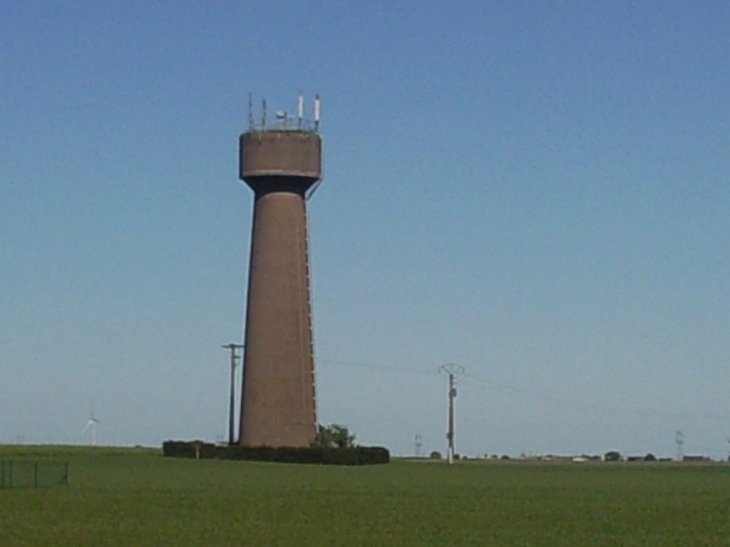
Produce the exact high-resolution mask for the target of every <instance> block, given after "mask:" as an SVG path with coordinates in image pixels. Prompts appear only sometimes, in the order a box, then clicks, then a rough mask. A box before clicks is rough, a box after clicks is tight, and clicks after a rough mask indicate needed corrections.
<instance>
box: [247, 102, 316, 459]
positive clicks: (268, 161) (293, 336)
mask: <svg viewBox="0 0 730 547" xmlns="http://www.w3.org/2000/svg"><path fill="white" fill-rule="evenodd" d="M300 105H301V98H300ZM315 112H316V116H315V123H314V126H313V128H306V127H304V126H303V124H302V117H301V106H300V116H299V123H298V124H296V125H295V127H293V128H289V127H287V126H286V125H287V124H286V123H280V124H277V125H276V126H274V127H271V128H267V127H266V126H265V121H264V123H262V127H259V128H252V127H250V128H249V130H248V131H247V132H245V133H243V134H242V135H241V137H240V147H239V154H240V163H239V175H240V178H241V179H242V180H244V181H245V182H246V184H248V186H249V187H250V188H251V189H252V190H253V192H254V207H253V227H252V233H251V254H250V261H249V278H248V296H247V303H246V326H245V351H244V367H243V386H242V390H241V417H240V423H239V442H240V444H242V445H244V446H309V445H311V444H312V442H313V441H314V438H315V433H316V424H317V416H316V403H315V379H314V356H313V345H312V318H311V304H310V284H309V252H308V235H307V192H308V191H309V190H310V189H311V188H312V186H313V185H314V184H316V183H317V182H318V181H319V180H320V178H321V174H322V140H321V138H320V136H319V134H318V131H317V129H318V125H319V123H318V122H319V103H318V100H317V102H316V108H315Z"/></svg>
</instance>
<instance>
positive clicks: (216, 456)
mask: <svg viewBox="0 0 730 547" xmlns="http://www.w3.org/2000/svg"><path fill="white" fill-rule="evenodd" d="M162 453H163V454H164V455H165V456H167V457H172V458H201V459H213V460H251V461H260V462H279V463H313V464H325V465H372V464H379V463H388V462H389V461H390V452H389V451H388V449H387V448H383V447H382V446H356V447H354V448H324V447H310V448H301V447H293V446H280V447H271V446H239V445H223V446H221V445H215V444H212V443H205V442H202V441H165V442H164V443H162Z"/></svg>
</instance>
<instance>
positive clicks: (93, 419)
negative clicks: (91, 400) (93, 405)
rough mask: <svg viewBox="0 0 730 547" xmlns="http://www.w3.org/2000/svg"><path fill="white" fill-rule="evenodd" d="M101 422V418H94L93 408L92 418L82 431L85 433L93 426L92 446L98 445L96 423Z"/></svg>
mask: <svg viewBox="0 0 730 547" xmlns="http://www.w3.org/2000/svg"><path fill="white" fill-rule="evenodd" d="M98 423H99V420H97V419H96V418H94V410H93V409H92V410H91V418H89V421H88V423H87V424H86V427H85V428H84V430H83V431H82V432H81V434H82V435H83V434H84V433H86V432H87V431H88V429H89V428H91V446H96V424H98Z"/></svg>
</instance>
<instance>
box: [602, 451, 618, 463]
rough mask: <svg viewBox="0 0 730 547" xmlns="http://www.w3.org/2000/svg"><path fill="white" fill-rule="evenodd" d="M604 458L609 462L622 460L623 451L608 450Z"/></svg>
mask: <svg viewBox="0 0 730 547" xmlns="http://www.w3.org/2000/svg"><path fill="white" fill-rule="evenodd" d="M603 459H604V460H606V461H607V462H618V461H621V453H620V452H617V451H616V450H611V451H609V452H606V455H605V456H603Z"/></svg>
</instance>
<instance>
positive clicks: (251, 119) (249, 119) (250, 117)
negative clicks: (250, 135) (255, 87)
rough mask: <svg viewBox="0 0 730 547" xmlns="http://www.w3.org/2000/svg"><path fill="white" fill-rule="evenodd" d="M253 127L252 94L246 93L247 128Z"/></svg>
mask: <svg viewBox="0 0 730 547" xmlns="http://www.w3.org/2000/svg"><path fill="white" fill-rule="evenodd" d="M252 129H253V94H251V93H250V92H249V94H248V130H249V131H251V130H252Z"/></svg>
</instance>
